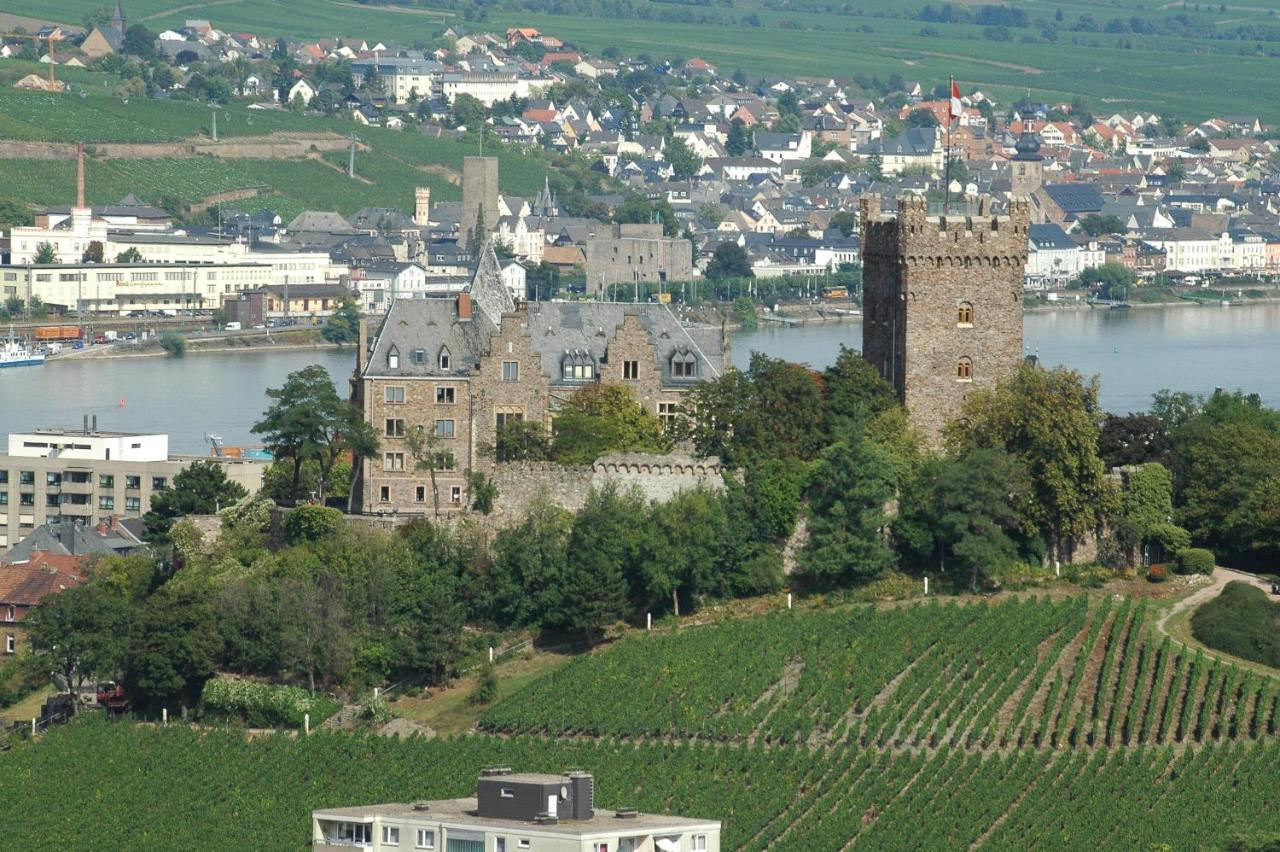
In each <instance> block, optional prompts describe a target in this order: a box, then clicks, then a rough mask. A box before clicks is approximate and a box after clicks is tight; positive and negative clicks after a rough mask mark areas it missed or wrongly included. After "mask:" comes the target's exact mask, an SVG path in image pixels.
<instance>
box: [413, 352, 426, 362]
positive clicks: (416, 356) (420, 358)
mask: <svg viewBox="0 0 1280 852" xmlns="http://www.w3.org/2000/svg"><path fill="white" fill-rule="evenodd" d="M413 363H415V364H425V363H427V350H425V349H415V350H413Z"/></svg>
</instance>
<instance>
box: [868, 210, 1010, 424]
mask: <svg viewBox="0 0 1280 852" xmlns="http://www.w3.org/2000/svg"><path fill="white" fill-rule="evenodd" d="M1029 225H1030V206H1029V204H1028V202H1027V201H1026V200H1025V199H1014V200H1013V201H1011V202H1010V203H1009V212H1008V214H1007V215H1000V216H996V215H993V214H992V212H991V207H990V200H989V199H986V198H983V199H980V200H979V201H978V203H977V204H976V205H974V206H973V207H972V208H971V209H970V210H968V211H967V212H966V213H952V214H949V215H932V214H930V212H929V208H928V202H927V201H926V200H925V199H924V198H921V197H918V196H903V197H902V198H900V199H899V200H898V212H897V214H896V215H893V214H886V213H882V212H881V209H880V197H879V196H877V195H872V196H867V197H865V198H863V199H862V202H861V236H862V262H863V270H862V276H863V331H862V334H863V351H862V354H863V357H864V358H866V359H867V360H868V361H869V362H870V363H871V364H873V365H874V366H875V367H876V368H877V369H878V370H879V371H880V375H882V376H883V377H884V378H885V379H886V380H887V381H888V382H889V383H890V384H892V385H893V386H894V388H895V389H896V390H897V392H898V398H899V399H900V400H901V401H902V402H903V404H904V405H905V406H906V408H907V413H908V415H909V416H910V418H911V422H912V423H913V424H915V425H916V427H917V428H919V429H920V430H921V431H922V432H923V433H924V435H925V436H926V437H927V438H928V439H929V440H930V441H933V442H937V441H938V440H939V439H940V437H941V434H942V427H943V425H944V424H945V423H946V422H947V421H949V420H951V419H953V418H954V417H955V416H956V415H957V414H958V413H959V411H960V407H961V406H962V405H963V404H964V401H965V398H966V397H967V396H968V394H969V391H970V390H972V389H973V388H974V387H975V386H981V385H991V384H994V383H995V382H996V381H998V380H999V379H1001V378H1004V377H1006V376H1008V375H1010V374H1011V373H1013V372H1014V371H1015V370H1016V369H1017V368H1018V365H1019V364H1020V363H1021V361H1022V290H1023V268H1024V267H1025V265H1026V260H1027V233H1028V227H1029Z"/></svg>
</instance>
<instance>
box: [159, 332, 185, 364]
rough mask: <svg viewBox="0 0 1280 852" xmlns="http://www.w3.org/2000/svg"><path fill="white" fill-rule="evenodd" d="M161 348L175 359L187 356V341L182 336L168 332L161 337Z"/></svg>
mask: <svg viewBox="0 0 1280 852" xmlns="http://www.w3.org/2000/svg"><path fill="white" fill-rule="evenodd" d="M160 348H161V349H163V350H164V351H165V352H168V353H169V354H170V355H172V356H173V357H175V358H181V357H182V356H183V355H185V354H187V339H186V338H185V337H183V336H182V335H181V334H174V333H173V332H172V331H170V332H166V333H165V334H164V335H162V336H161V337H160Z"/></svg>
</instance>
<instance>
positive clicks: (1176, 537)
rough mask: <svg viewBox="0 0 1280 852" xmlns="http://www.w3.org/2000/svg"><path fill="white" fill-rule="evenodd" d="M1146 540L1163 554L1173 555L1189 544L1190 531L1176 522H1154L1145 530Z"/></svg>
mask: <svg viewBox="0 0 1280 852" xmlns="http://www.w3.org/2000/svg"><path fill="white" fill-rule="evenodd" d="M1147 541H1148V542H1150V543H1151V544H1154V545H1156V546H1157V547H1159V548H1160V550H1161V551H1162V554H1163V555H1164V556H1173V555H1174V554H1175V553H1177V552H1178V551H1179V550H1182V549H1183V548H1186V547H1190V546H1191V533H1189V532H1187V531H1186V530H1184V529H1183V528H1182V527H1180V526H1178V525H1177V524H1155V525H1153V526H1152V527H1151V529H1149V530H1147Z"/></svg>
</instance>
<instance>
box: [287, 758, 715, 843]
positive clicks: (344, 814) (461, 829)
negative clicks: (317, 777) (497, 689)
mask: <svg viewBox="0 0 1280 852" xmlns="http://www.w3.org/2000/svg"><path fill="white" fill-rule="evenodd" d="M311 828H312V848H314V849H319V850H332V852H338V850H348V849H350V848H352V847H356V848H360V849H368V850H374V852H385V850H393V849H396V850H398V849H424V850H436V852H523V850H528V852H719V850H720V823H719V822H718V821H716V820H704V819H692V818H689V817H681V816H670V815H665V814H642V813H639V812H638V811H636V810H634V809H631V808H624V809H620V810H613V811H609V812H600V811H597V810H596V807H595V779H594V778H593V777H592V776H591V774H590V773H586V772H570V773H568V774H567V775H542V774H532V773H530V774H515V773H512V772H511V770H509V769H505V768H498V769H488V770H485V771H484V773H483V774H482V775H481V777H480V779H479V781H478V782H477V784H476V796H475V797H473V798H464V799H444V800H434V801H429V802H413V803H407V804H383V805H366V806H363V807H353V808H325V809H322V810H317V811H313V812H312V814H311Z"/></svg>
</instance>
